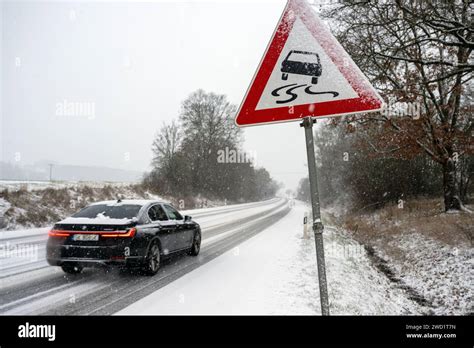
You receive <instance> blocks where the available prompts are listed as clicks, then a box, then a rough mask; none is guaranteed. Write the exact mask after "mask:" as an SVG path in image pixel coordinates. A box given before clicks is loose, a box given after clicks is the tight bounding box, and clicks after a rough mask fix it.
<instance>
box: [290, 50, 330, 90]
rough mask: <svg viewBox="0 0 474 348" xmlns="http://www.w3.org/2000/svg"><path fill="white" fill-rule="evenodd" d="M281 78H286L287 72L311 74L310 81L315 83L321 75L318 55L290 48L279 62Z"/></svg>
mask: <svg viewBox="0 0 474 348" xmlns="http://www.w3.org/2000/svg"><path fill="white" fill-rule="evenodd" d="M281 72H282V75H281V78H282V80H287V79H288V74H297V75H308V76H312V78H311V83H312V84H317V83H318V77H320V76H321V72H322V67H321V62H320V60H319V55H318V54H317V53H313V52H307V51H295V50H292V51H290V53H288V55H287V56H286V58H285V59H284V60H283V62H282V63H281Z"/></svg>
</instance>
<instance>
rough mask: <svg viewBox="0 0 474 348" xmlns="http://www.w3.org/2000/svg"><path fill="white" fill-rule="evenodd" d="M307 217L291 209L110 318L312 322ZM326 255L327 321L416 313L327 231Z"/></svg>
mask: <svg viewBox="0 0 474 348" xmlns="http://www.w3.org/2000/svg"><path fill="white" fill-rule="evenodd" d="M306 210H307V207H306V206H305V205H303V204H301V203H298V202H297V203H296V205H295V207H294V208H293V209H292V211H291V212H290V213H289V214H288V215H287V216H286V217H285V218H283V219H282V220H280V221H279V222H278V223H276V224H275V225H272V226H271V227H269V228H268V229H266V230H265V231H263V232H261V233H260V234H258V235H256V236H255V237H253V238H251V239H249V240H247V241H245V242H244V243H242V244H241V245H239V246H238V247H236V248H234V249H233V250H230V251H228V252H226V253H224V254H223V255H221V256H219V257H217V258H216V259H214V260H212V261H210V262H209V263H207V264H205V265H203V266H202V267H200V268H198V269H196V270H194V271H192V272H190V273H188V274H187V275H185V276H183V277H182V278H180V279H177V280H176V281H174V282H173V283H171V284H169V285H167V286H165V287H163V288H161V289H159V290H158V291H156V292H154V293H153V294H151V295H149V296H147V297H145V298H143V299H141V300H139V301H137V302H135V303H134V304H132V305H130V306H129V307H127V308H125V309H124V310H122V311H120V312H118V313H117V314H119V315H124V314H142V315H148V314H289V315H298V314H300V315H301V314H302V315H314V314H319V313H320V309H319V292H318V287H317V273H316V257H315V254H314V241H313V240H312V239H308V240H306V239H303V238H302V235H303V216H304V212H305V211H306ZM325 249H326V254H327V255H326V256H327V257H326V260H327V265H328V283H329V294H330V305H331V312H332V314H416V313H418V312H419V308H418V305H417V304H415V303H414V302H413V301H411V300H409V299H408V298H407V296H406V294H405V293H404V292H403V291H402V290H400V289H397V288H396V287H394V286H393V285H392V284H391V283H390V281H389V280H388V279H387V278H386V277H385V275H383V274H382V273H380V272H379V271H377V270H376V269H375V268H373V266H372V265H371V263H370V261H369V259H368V258H367V256H366V252H365V250H364V249H363V247H362V246H361V245H360V244H358V243H356V242H355V241H353V240H352V239H350V238H349V237H348V236H347V235H345V234H344V233H342V232H341V231H338V230H335V229H330V228H328V229H327V230H326V232H325Z"/></svg>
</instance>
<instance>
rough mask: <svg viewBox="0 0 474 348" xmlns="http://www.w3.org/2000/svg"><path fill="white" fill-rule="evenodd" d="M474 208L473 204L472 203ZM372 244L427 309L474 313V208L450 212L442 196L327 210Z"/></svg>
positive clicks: (376, 256) (383, 266)
mask: <svg viewBox="0 0 474 348" xmlns="http://www.w3.org/2000/svg"><path fill="white" fill-rule="evenodd" d="M471 209H472V208H471ZM326 214H327V215H328V216H329V217H330V218H332V219H334V221H335V223H336V224H337V225H340V226H341V228H344V229H345V230H346V231H348V233H350V235H351V237H353V238H354V239H356V240H357V241H358V242H360V243H362V244H363V245H365V246H366V247H367V249H368V250H369V254H370V257H371V260H372V263H373V264H374V265H375V266H376V267H377V268H378V269H380V270H382V271H383V272H384V273H385V274H386V275H387V277H388V278H390V279H391V281H392V283H394V284H397V286H398V287H399V288H403V289H404V290H405V291H406V292H407V293H408V294H409V296H410V298H411V299H413V300H415V301H416V302H417V303H418V304H420V306H421V312H422V313H423V314H432V315H470V314H472V313H474V307H473V298H474V292H473V291H474V290H473V287H472V269H473V260H474V249H473V248H472V236H473V231H474V229H473V228H474V214H472V213H468V212H459V213H456V214H454V213H450V214H445V213H444V212H442V207H441V202H440V200H439V199H429V198H419V199H413V200H409V201H407V202H405V204H404V207H403V208H400V207H398V206H397V205H393V206H391V205H387V206H385V207H383V208H380V209H378V210H376V211H369V212H366V213H353V214H345V215H344V216H342V214H341V213H340V211H338V209H337V207H336V208H335V207H333V208H332V209H328V210H326Z"/></svg>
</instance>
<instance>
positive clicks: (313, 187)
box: [300, 117, 329, 315]
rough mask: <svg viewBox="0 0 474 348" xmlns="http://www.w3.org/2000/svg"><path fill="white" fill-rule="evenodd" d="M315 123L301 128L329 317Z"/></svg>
mask: <svg viewBox="0 0 474 348" xmlns="http://www.w3.org/2000/svg"><path fill="white" fill-rule="evenodd" d="M313 123H316V119H313V118H312V117H305V118H303V122H302V123H301V124H300V126H301V127H304V132H305V136H306V154H307V156H308V170H309V187H310V192H311V207H312V210H313V233H314V242H315V244H316V260H317V263H318V279H319V298H320V300H321V314H322V315H329V298H328V284H327V280H326V264H325V260H324V244H323V231H324V226H323V223H322V222H321V211H320V207H319V190H318V173H317V168H316V158H315V155H314V138H313Z"/></svg>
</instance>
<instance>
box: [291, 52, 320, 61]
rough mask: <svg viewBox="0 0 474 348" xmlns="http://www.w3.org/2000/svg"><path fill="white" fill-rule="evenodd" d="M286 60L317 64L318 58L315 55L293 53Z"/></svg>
mask: <svg viewBox="0 0 474 348" xmlns="http://www.w3.org/2000/svg"><path fill="white" fill-rule="evenodd" d="M288 60H291V61H294V62H302V63H317V62H318V57H317V56H316V55H315V54H305V53H297V52H293V53H291V54H290V56H289V57H288Z"/></svg>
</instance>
